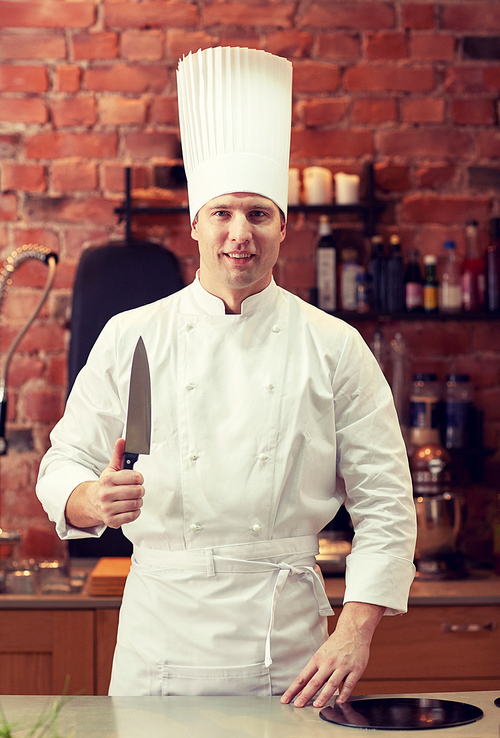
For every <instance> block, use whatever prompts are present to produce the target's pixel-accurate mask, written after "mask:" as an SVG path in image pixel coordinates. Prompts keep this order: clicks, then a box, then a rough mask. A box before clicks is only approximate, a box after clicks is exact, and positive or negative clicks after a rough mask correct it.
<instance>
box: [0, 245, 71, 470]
mask: <svg viewBox="0 0 500 738" xmlns="http://www.w3.org/2000/svg"><path fill="white" fill-rule="evenodd" d="M29 259H38V260H39V261H42V262H44V263H45V264H47V266H48V267H49V274H48V276H47V281H46V283H45V287H44V290H43V293H42V296H41V299H40V301H39V303H38V305H37V306H36V307H35V309H34V310H33V312H32V313H31V315H30V316H29V318H28V320H27V321H26V323H25V325H24V326H23V328H21V330H20V331H19V333H18V334H17V336H16V337H15V339H14V341H13V342H12V344H11V346H10V348H9V350H8V351H7V355H6V357H5V362H4V366H3V371H2V375H1V377H0V456H3V455H5V454H6V453H7V441H6V440H5V421H6V419H7V374H8V371H9V365H10V361H11V359H12V356H13V354H14V351H15V350H16V348H17V347H18V345H19V342H20V341H21V339H22V338H23V336H24V334H25V333H26V331H27V330H28V328H29V327H30V326H31V324H32V323H33V321H34V320H35V318H36V316H37V315H38V313H39V312H40V309H41V308H42V305H43V304H44V302H45V300H46V299H47V296H48V294H49V292H50V289H51V287H52V283H53V281H54V276H55V270H56V264H57V260H58V258H57V254H55V253H53V252H52V251H50V249H48V248H47V247H46V246H40V245H39V244H34V243H30V244H25V245H24V246H20V247H19V248H18V249H16V250H15V251H13V252H12V253H11V255H10V256H9V257H8V259H7V260H6V261H5V262H4V263H3V265H2V268H1V270H0V313H1V310H2V303H3V299H4V296H5V292H6V290H7V288H8V287H9V286H10V285H11V284H12V275H13V274H14V272H15V270H16V269H17V268H18V267H19V266H20V265H21V264H23V263H24V262H25V261H28V260H29Z"/></svg>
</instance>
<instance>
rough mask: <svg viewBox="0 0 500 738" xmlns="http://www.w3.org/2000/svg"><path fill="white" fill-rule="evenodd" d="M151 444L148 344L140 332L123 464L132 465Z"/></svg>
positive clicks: (131, 387)
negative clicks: (146, 345)
mask: <svg viewBox="0 0 500 738" xmlns="http://www.w3.org/2000/svg"><path fill="white" fill-rule="evenodd" d="M150 446H151V378H150V376H149V363H148V355H147V353H146V347H145V346H144V341H143V340H142V337H141V336H140V337H139V340H138V341H137V345H136V347H135V351H134V356H133V358H132V368H131V370H130V386H129V393H128V409H127V425H126V431H125V454H124V456H123V468H124V469H133V468H134V464H135V462H136V461H137V459H138V458H139V454H149V449H150Z"/></svg>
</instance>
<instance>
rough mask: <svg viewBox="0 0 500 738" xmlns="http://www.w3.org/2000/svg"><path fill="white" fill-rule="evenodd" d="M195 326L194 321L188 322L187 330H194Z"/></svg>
mask: <svg viewBox="0 0 500 738" xmlns="http://www.w3.org/2000/svg"><path fill="white" fill-rule="evenodd" d="M193 328H194V323H187V324H186V330H187V331H192V330H193Z"/></svg>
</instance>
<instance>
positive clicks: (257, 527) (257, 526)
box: [250, 523, 260, 533]
mask: <svg viewBox="0 0 500 738" xmlns="http://www.w3.org/2000/svg"><path fill="white" fill-rule="evenodd" d="M250 530H253V532H254V533H258V532H259V530H260V525H259V524H258V523H255V525H252V527H251V528H250Z"/></svg>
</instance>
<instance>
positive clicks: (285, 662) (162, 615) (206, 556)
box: [109, 536, 333, 697]
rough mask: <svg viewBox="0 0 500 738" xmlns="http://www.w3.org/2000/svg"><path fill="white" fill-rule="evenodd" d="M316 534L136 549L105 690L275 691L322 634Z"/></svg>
mask: <svg viewBox="0 0 500 738" xmlns="http://www.w3.org/2000/svg"><path fill="white" fill-rule="evenodd" d="M316 553H317V537H316V536H299V537H297V538H285V539H278V540H273V541H260V542H256V543H246V544H234V545H225V546H216V547H214V548H206V549H198V550H190V551H158V550H151V549H145V548H142V547H137V548H135V549H134V555H133V557H132V567H131V572H130V575H129V577H128V580H127V584H126V588H125V593H124V607H123V608H122V611H121V613H120V625H119V630H118V640H117V646H116V651H115V658H114V663H113V673H112V679H111V684H110V689H109V694H110V695H113V696H119V695H147V694H150V695H253V696H259V697H263V696H270V695H273V694H282V693H283V692H284V691H285V689H286V688H287V687H288V686H289V684H290V683H291V682H292V681H293V679H294V678H295V677H296V676H298V674H299V672H300V671H301V669H302V668H303V667H304V666H305V665H306V663H307V661H308V660H309V659H310V657H311V656H312V655H313V654H314V653H315V652H316V650H317V649H318V648H319V647H320V646H321V644H322V643H324V641H325V640H326V638H327V637H328V634H327V625H326V616H327V615H331V614H333V611H332V609H331V607H330V604H329V602H328V599H327V597H326V594H325V590H324V586H323V582H322V580H321V577H320V575H318V573H317V571H315V568H314V567H315V558H314V555H315V554H316Z"/></svg>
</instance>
